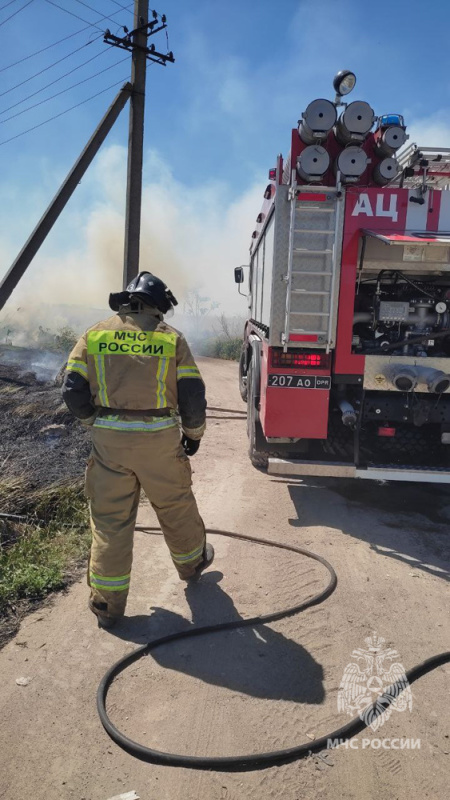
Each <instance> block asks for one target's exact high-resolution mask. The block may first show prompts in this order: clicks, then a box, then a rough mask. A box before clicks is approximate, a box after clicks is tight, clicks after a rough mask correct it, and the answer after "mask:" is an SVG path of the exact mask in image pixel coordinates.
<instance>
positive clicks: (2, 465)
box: [0, 364, 90, 513]
mask: <svg viewBox="0 0 450 800" xmlns="http://www.w3.org/2000/svg"><path fill="white" fill-rule="evenodd" d="M57 383H59V385H57ZM89 451H90V440H89V433H88V431H87V430H86V429H85V428H84V427H83V426H82V425H81V424H80V423H79V422H78V421H76V420H75V419H74V417H73V416H72V414H71V413H70V412H69V411H68V409H67V408H66V406H65V405H64V403H63V402H62V399H61V385H60V381H58V380H57V382H55V381H51V382H47V383H39V382H38V381H37V380H36V378H35V376H34V374H33V373H25V374H20V371H19V370H18V369H17V368H16V367H13V366H3V365H1V364H0V482H2V481H4V480H5V479H8V480H11V479H12V478H21V479H24V480H25V481H26V485H27V488H28V489H30V490H33V489H38V488H41V487H47V486H50V485H52V484H54V483H60V482H61V481H64V482H67V481H76V480H81V479H82V477H83V473H84V469H85V465H86V459H87V457H88V455H89ZM24 500H25V498H24ZM7 505H9V504H7ZM0 511H8V512H9V511H11V512H12V511H14V509H12V508H9V507H7V508H1V509H0ZM15 513H21V509H17V510H16V511H15Z"/></svg>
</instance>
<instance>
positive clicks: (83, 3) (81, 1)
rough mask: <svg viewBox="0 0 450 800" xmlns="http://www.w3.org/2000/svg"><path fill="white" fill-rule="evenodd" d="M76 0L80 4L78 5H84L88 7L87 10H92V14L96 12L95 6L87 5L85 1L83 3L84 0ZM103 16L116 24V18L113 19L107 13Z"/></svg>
mask: <svg viewBox="0 0 450 800" xmlns="http://www.w3.org/2000/svg"><path fill="white" fill-rule="evenodd" d="M76 2H77V3H79V4H80V6H84V7H85V8H88V9H89V11H93V12H94V14H98V11H97V9H96V8H92V6H90V5H88V4H87V3H85V2H84V0H76ZM104 18H105V19H109V21H110V22H113V23H114V24H116V20H115V19H113V18H112V17H108V16H107V15H105V17H104Z"/></svg>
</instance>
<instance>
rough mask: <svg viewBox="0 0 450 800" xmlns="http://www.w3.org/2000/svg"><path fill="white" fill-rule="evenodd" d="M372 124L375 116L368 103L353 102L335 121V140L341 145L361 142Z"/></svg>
mask: <svg viewBox="0 0 450 800" xmlns="http://www.w3.org/2000/svg"><path fill="white" fill-rule="evenodd" d="M374 122H375V114H374V111H373V108H371V107H370V106H369V103H365V102H364V101H363V100H355V102H354V103H350V105H348V106H347V108H346V109H345V111H344V112H343V113H342V114H341V116H340V117H339V119H338V121H337V124H336V126H335V129H334V132H335V134H336V139H337V140H338V142H340V143H341V144H343V145H346V144H350V143H351V142H363V141H364V139H365V138H366V136H367V134H368V133H369V131H370V129H371V127H372V125H373V123H374Z"/></svg>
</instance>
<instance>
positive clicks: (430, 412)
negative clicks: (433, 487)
mask: <svg viewBox="0 0 450 800" xmlns="http://www.w3.org/2000/svg"><path fill="white" fill-rule="evenodd" d="M355 83H356V77H355V75H354V73H352V72H350V71H349V70H343V71H341V72H339V73H338V74H337V75H336V77H335V79H334V89H335V92H336V96H335V99H334V101H331V100H327V99H317V100H313V101H312V102H311V103H310V104H309V105H308V107H307V108H306V110H305V111H304V112H303V114H302V118H301V120H300V121H299V123H298V127H296V128H294V129H293V131H292V137H291V149H290V154H289V156H288V157H287V159H285V160H284V159H283V157H282V156H281V155H279V156H278V158H277V161H276V167H275V168H274V169H271V170H270V171H269V182H268V184H267V187H266V189H265V191H264V201H263V205H262V210H261V212H260V213H259V214H258V216H257V218H256V226H255V230H254V231H253V234H252V238H251V246H250V263H249V265H248V272H247V270H246V267H237V268H236V269H235V281H236V283H238V284H239V291H240V293H241V294H245V295H246V297H247V300H248V309H249V311H248V320H247V322H246V325H245V332H244V342H243V347H242V353H241V358H240V364H239V386H240V392H241V395H242V398H243V400H244V401H246V403H247V430H248V436H249V442H250V458H251V460H252V462H253V464H254V465H255V466H258V467H263V468H264V467H267V469H268V471H269V472H270V473H271V474H277V475H296V474H297V475H324V476H345V477H357V478H367V479H381V480H405V481H428V482H442V483H443V482H447V483H448V482H450V190H449V187H450V148H431V147H420V146H418V145H416V144H408V143H407V139H408V135H407V132H406V127H405V124H404V120H403V117H402V116H401V115H400V114H394V113H386V114H382V115H381V116H376V114H375V112H374V110H373V109H372V108H371V106H370V105H369V103H367V102H365V101H359V100H356V101H354V102H344V98H346V95H348V94H349V92H350V91H352V89H353V88H354V86H355ZM246 266H247V265H246ZM246 282H248V289H247V291H242V285H243V284H245V283H246Z"/></svg>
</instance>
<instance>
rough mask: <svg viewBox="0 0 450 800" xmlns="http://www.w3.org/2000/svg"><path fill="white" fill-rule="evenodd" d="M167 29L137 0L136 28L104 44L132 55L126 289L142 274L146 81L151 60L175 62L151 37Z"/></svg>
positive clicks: (108, 34) (145, 3)
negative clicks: (151, 41)
mask: <svg viewBox="0 0 450 800" xmlns="http://www.w3.org/2000/svg"><path fill="white" fill-rule="evenodd" d="M165 28H167V25H166V17H165V15H164V14H163V15H162V16H160V15H159V14H158V13H157V12H156V11H153V12H152V20H151V22H149V21H148V0H134V29H133V30H132V31H128V30H127V28H124V31H125V34H126V35H125V36H124V37H119V36H115V35H113V34H112V33H111V31H109V30H107V31H106V32H105V35H104V39H103V41H104V42H106V43H107V44H112V45H113V46H114V47H120V48H121V49H122V50H128V51H130V52H131V53H132V66H131V83H132V86H133V93H132V96H131V107H130V124H129V131H128V172H127V202H126V212H125V251H124V265H123V288H124V289H125V288H126V286H127V285H128V284H129V283H130V281H131V279H132V278H134V276H135V275H136V274H137V273H138V272H139V251H140V237H141V204H142V167H143V156H144V112H145V78H146V72H147V60H149V61H153V62H155V63H156V64H160V65H161V66H163V67H165V66H166V63H167V61H170V62H172V63H173V62H174V61H175V59H174V57H173V53H172V52H169V53H165V54H163V53H160V52H158V51H157V50H156V49H155V45H151V46H150V47H149V46H148V41H147V40H148V38H149V36H153V35H154V34H155V33H158V31H161V30H164V29H165Z"/></svg>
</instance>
